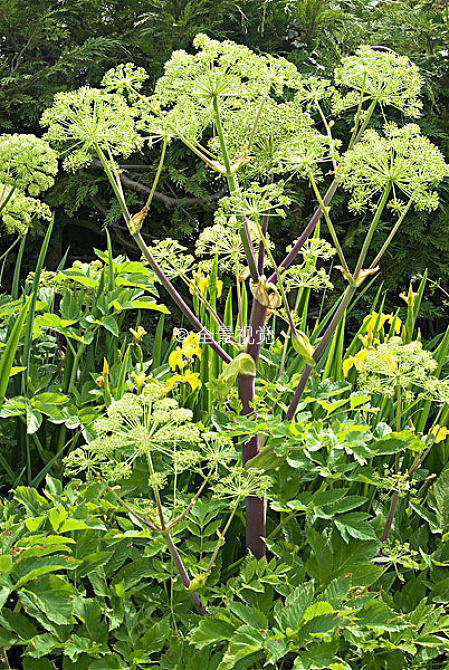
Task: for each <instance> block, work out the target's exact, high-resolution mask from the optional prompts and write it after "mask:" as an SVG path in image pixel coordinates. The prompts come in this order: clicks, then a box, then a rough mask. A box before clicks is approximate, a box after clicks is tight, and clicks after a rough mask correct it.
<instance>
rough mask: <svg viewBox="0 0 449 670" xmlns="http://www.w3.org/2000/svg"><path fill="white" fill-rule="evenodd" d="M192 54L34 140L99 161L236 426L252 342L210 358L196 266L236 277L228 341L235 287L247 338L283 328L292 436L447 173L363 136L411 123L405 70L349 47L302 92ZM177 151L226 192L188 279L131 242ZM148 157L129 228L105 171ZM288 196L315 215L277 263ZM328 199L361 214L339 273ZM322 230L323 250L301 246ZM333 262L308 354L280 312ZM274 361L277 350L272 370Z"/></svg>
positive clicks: (390, 136)
mask: <svg viewBox="0 0 449 670" xmlns="http://www.w3.org/2000/svg"><path fill="white" fill-rule="evenodd" d="M194 49H195V51H194V53H186V52H185V51H182V50H180V51H176V52H174V53H173V55H172V57H171V59H170V60H169V61H168V63H167V64H166V66H165V70H164V74H163V75H162V77H161V78H160V79H159V80H158V82H157V83H156V85H155V88H154V90H153V91H151V90H149V89H148V81H147V76H146V73H145V72H144V70H142V68H135V67H133V66H132V65H131V64H129V63H128V64H126V65H120V66H118V67H117V68H113V69H111V70H110V71H109V72H107V73H106V75H105V77H104V79H103V88H102V89H88V88H86V87H83V88H81V89H80V90H79V91H74V92H69V93H60V94H58V96H57V97H56V99H55V103H54V105H53V106H52V107H51V108H50V109H49V110H47V111H46V112H45V114H44V116H43V119H42V124H43V125H44V126H48V131H47V136H46V137H47V139H48V140H49V141H50V142H51V143H52V144H53V145H54V146H55V147H56V148H57V149H58V151H59V152H60V153H61V156H63V158H64V165H65V168H66V169H68V170H72V169H79V168H81V167H82V166H83V165H86V164H87V162H88V161H89V160H91V158H92V156H94V155H96V156H97V157H98V158H99V160H100V161H101V163H102V165H103V167H104V170H105V173H106V176H107V177H108V180H109V182H110V185H111V187H112V189H113V191H114V194H115V196H116V198H117V201H118V204H119V206H120V208H121V211H122V213H123V218H124V220H125V222H126V224H127V226H128V229H129V232H130V235H131V236H132V237H133V239H134V240H135V242H136V244H137V246H138V248H139V249H140V251H141V253H142V254H143V256H144V257H145V259H146V260H147V261H148V262H149V264H150V266H151V267H152V269H153V270H154V272H155V274H156V276H157V277H158V279H159V280H160V281H161V282H162V284H163V285H164V287H165V288H166V290H167V292H168V293H169V295H170V296H171V297H172V299H173V300H174V301H175V303H176V304H177V305H178V307H179V308H180V310H181V311H182V313H183V315H184V316H185V317H186V319H187V320H189V321H190V323H191V324H192V326H193V328H194V330H195V332H196V333H197V334H198V336H202V337H203V338H204V341H205V342H207V343H208V344H209V345H210V347H211V348H212V349H213V351H214V352H215V353H216V354H217V356H218V357H219V358H220V359H221V361H222V365H223V372H222V375H223V376H224V377H223V378H222V379H221V380H220V383H219V384H218V385H217V388H220V389H222V390H223V389H225V390H226V393H227V392H228V390H229V388H230V384H232V382H233V381H234V380H235V378H237V384H238V395H239V402H240V411H241V414H242V415H243V416H244V417H247V418H248V419H249V420H253V419H255V418H256V416H255V400H256V384H257V381H258V377H257V374H258V372H257V365H258V361H259V357H260V351H261V346H262V340H261V338H255V337H252V336H248V337H247V338H246V339H245V338H243V337H240V338H239V341H236V340H235V338H234V337H233V333H228V334H229V338H228V339H227V346H226V347H223V346H222V344H221V343H220V341H219V340H218V338H217V336H216V334H215V331H214V332H211V331H210V330H209V329H208V328H207V327H206V322H205V320H204V319H203V318H202V314H206V313H209V314H208V318H209V315H210V318H211V319H212V320H213V321H214V323H215V324H216V326H217V327H218V328H222V326H223V321H224V319H223V318H222V317H221V316H220V315H219V314H218V312H217V310H216V305H215V299H214V300H213V301H212V302H213V303H214V304H211V303H209V302H208V301H207V300H206V298H205V295H204V292H203V291H202V289H201V285H202V284H201V282H203V283H204V281H205V275H203V274H202V273H203V272H205V271H206V272H208V271H209V270H210V269H211V268H212V264H211V263H210V259H215V257H216V258H217V259H218V263H220V264H221V267H222V268H223V270H224V271H225V272H226V271H230V272H231V273H232V274H233V275H234V278H235V283H236V292H237V301H238V312H239V317H238V318H239V325H240V326H243V319H242V305H241V295H240V290H241V284H242V282H244V281H247V282H248V285H249V289H250V290H249V291H247V293H248V295H250V298H251V300H252V302H251V312H250V319H249V328H248V333H251V334H255V333H260V332H262V331H263V329H264V328H265V326H266V322H267V320H268V318H269V317H270V315H271V314H272V313H273V312H275V313H276V315H277V316H278V317H279V318H280V319H284V320H285V321H286V323H287V325H288V339H289V340H290V341H291V343H292V345H293V347H294V349H295V350H296V352H297V353H299V354H300V355H301V356H302V359H303V368H302V371H301V375H300V378H299V381H298V382H297V384H296V387H295V388H294V392H293V395H292V396H290V397H289V398H287V402H286V403H285V399H283V401H282V404H281V405H280V406H282V407H286V410H285V420H286V421H292V420H294V418H295V415H296V412H297V409H298V406H299V403H300V400H301V398H302V395H303V393H304V390H305V387H306V385H307V382H308V380H309V377H310V374H311V371H312V369H313V367H314V366H315V364H316V363H317V362H318V361H319V359H320V357H321V356H322V355H323V353H324V352H325V351H326V350H327V347H328V344H329V342H330V340H331V338H332V336H333V334H334V332H335V329H336V328H337V326H338V324H339V323H340V321H341V319H342V317H343V316H344V313H345V310H346V308H347V307H348V305H349V304H350V302H351V300H352V298H353V296H354V295H355V293H356V291H357V289H358V288H359V287H360V286H362V285H363V283H364V282H365V280H366V279H367V278H368V277H370V276H372V275H374V274H376V273H377V272H378V271H379V263H380V261H381V259H382V257H383V255H384V253H385V251H386V249H387V248H388V246H389V245H390V243H391V242H392V240H393V238H394V236H395V235H396V233H397V231H398V230H399V228H400V226H401V225H402V223H403V221H404V219H405V217H406V216H407V213H408V211H409V210H410V209H411V208H414V209H416V210H422V209H434V208H435V207H436V206H437V205H438V196H437V192H436V187H437V186H438V183H439V182H440V181H441V180H442V179H444V178H445V177H446V176H447V175H448V174H449V171H448V166H447V165H446V164H445V162H444V160H443V157H442V155H441V153H440V152H439V150H438V149H437V148H436V147H434V146H433V145H432V144H431V143H430V142H429V141H428V140H427V139H426V138H424V137H423V136H422V135H421V133H420V130H419V128H418V127H417V126H416V125H414V124H408V125H405V126H404V127H402V128H401V127H398V126H395V125H393V124H391V123H388V122H387V123H386V124H385V126H384V129H383V132H382V134H380V133H378V132H376V131H373V130H370V129H369V124H370V121H371V118H372V116H373V113H374V112H375V110H376V108H377V109H380V111H381V112H382V114H383V115H384V116H385V117H386V115H387V114H388V108H389V107H393V108H396V109H399V110H400V111H401V113H402V114H404V115H405V116H411V117H416V116H418V115H419V110H420V107H421V102H420V99H419V93H420V88H421V84H422V81H421V77H420V74H419V71H418V69H417V68H416V67H415V66H414V65H413V64H411V63H409V61H408V59H406V58H404V57H400V56H397V55H396V54H394V53H392V52H390V51H389V50H386V49H381V48H371V47H368V46H366V47H361V48H360V49H359V50H358V51H357V53H356V54H355V55H353V56H349V57H347V58H345V59H343V61H342V64H341V66H340V67H339V68H337V69H336V71H335V73H334V76H333V81H331V80H330V79H323V78H318V77H313V78H309V79H307V78H305V77H303V76H302V75H301V73H300V72H298V70H297V69H296V67H295V66H294V65H293V64H292V63H290V62H288V61H287V60H285V59H283V58H274V57H272V56H264V55H257V54H255V53H254V52H252V51H251V50H250V49H248V48H247V47H245V46H242V45H238V44H235V43H234V42H231V41H225V42H219V41H217V40H213V39H211V38H209V37H208V36H206V35H198V36H197V37H196V38H195V40H194ZM328 110H330V112H329V113H328ZM348 113H349V114H353V115H354V116H353V130H352V135H351V138H350V140H349V143H348V145H347V146H343V145H342V142H341V140H340V139H339V138H338V137H337V136H335V135H334V132H335V131H334V128H336V127H337V126H336V125H335V123H334V120H335V119H334V118H333V117H335V116H338V115H341V114H348ZM178 141H180V142H182V143H183V144H184V145H185V146H186V147H187V148H188V149H189V150H190V151H191V152H192V154H193V155H194V156H196V158H197V159H198V160H200V161H201V162H202V163H203V164H204V165H205V166H206V167H207V169H208V170H210V172H211V174H212V175H214V176H215V178H216V179H217V180H223V181H224V183H225V184H226V186H227V188H228V190H229V194H228V195H226V196H225V197H224V198H223V199H222V200H221V202H220V203H219V205H218V208H217V214H216V218H215V221H214V225H213V226H211V227H210V228H207V229H205V230H203V231H201V233H200V235H199V239H198V241H197V247H196V256H197V257H199V260H200V264H199V265H196V266H195V259H192V258H191V257H190V256H188V257H187V256H186V257H183V252H184V250H183V249H181V248H180V247H179V246H177V244H176V243H174V242H172V241H168V240H164V241H161V242H158V243H156V244H155V245H154V248H153V246H152V244H147V243H146V241H145V239H144V237H143V235H142V229H143V226H144V225H145V221H146V219H147V217H148V213H149V210H150V207H151V205H152V199H153V196H154V192H155V189H156V186H157V184H158V180H159V178H160V175H161V172H162V170H163V167H164V162H165V157H166V154H167V151H169V150H170V146H171V144H172V143H173V142H178ZM158 146H159V147H160V151H159V163H158V166H157V170H156V174H155V178H154V182H153V185H152V187H151V190H150V193H149V196H148V198H147V200H146V202H145V203H144V204H143V207H142V208H141V209H140V210H139V211H138V212H135V213H132V212H130V210H129V208H128V204H127V200H126V196H125V193H124V190H123V185H122V182H121V177H120V171H119V169H118V165H117V163H116V160H117V157H118V156H129V155H130V153H132V152H134V151H142V150H146V148H147V147H148V148H150V149H155V148H156V147H158ZM329 175H331V176H332V181H330V182H329V180H328V176H329ZM292 181H295V182H296V181H300V182H302V183H303V184H304V188H305V189H306V188H307V189H310V190H311V192H312V193H313V198H314V200H315V201H316V205H317V208H316V211H315V213H314V215H313V216H312V218H311V219H310V221H309V222H308V223H307V225H306V226H305V227H304V229H303V231H302V232H301V234H300V235H299V237H298V238H297V239H296V240H292V241H291V244H290V245H289V248H288V251H287V253H286V255H285V256H284V257H283V258H282V254H281V253H280V251H279V250H276V249H274V248H273V245H272V244H271V242H270V230H271V231H272V230H273V226H276V225H278V221H279V219H280V218H283V217H284V216H285V214H286V212H287V211H288V208H289V206H290V202H289V200H290V194H289V193H288V184H289V183H290V182H292ZM338 188H341V189H342V190H343V191H347V192H348V193H349V194H350V197H351V201H350V207H351V208H352V209H353V210H355V211H364V212H366V213H367V214H366V215H367V218H368V225H367V232H366V235H365V236H364V238H363V240H360V246H359V257H358V260H357V262H356V264H355V267H353V268H351V267H349V264H348V262H347V260H346V257H345V253H344V248H343V245H342V242H341V240H340V239H339V236H338V235H337V228H336V226H335V224H334V221H333V213H332V210H331V202H332V198H333V196H334V194H335V193H336V191H337V189H338ZM387 211H389V212H390V213H389V217H390V218H391V217H393V222H392V223H391V224H390V227H389V230H388V232H387V233H386V235H385V236H384V238H385V239H384V242H383V244H382V246H381V249H380V251H379V253H378V254H377V255H376V256H375V258H372V257H371V256H370V247H371V242H372V239H373V237H374V235H375V234H379V231H380V230H384V229H385V225H384V221H383V219H384V218H385V212H387ZM322 218H323V219H324V222H325V224H326V227H327V230H328V232H329V235H330V237H331V241H332V248H331V247H330V246H329V245H327V246H326V245H325V244H324V243H323V242H321V241H319V240H318V239H317V238H316V236H314V233H315V230H316V227H317V225H318V222H319V221H320V220H321V219H322ZM333 253H335V254H336V255H337V256H338V265H336V268H337V269H338V270H339V271H340V272H341V273H342V275H343V278H344V281H345V282H346V283H347V288H346V290H345V292H344V294H343V296H342V297H341V299H340V301H339V303H338V306H337V308H336V309H335V310H334V311H333V313H332V314H330V315H329V316H328V317H327V318H326V323H327V327H326V330H325V331H324V333H322V334H321V337H320V339H319V340H318V342H312V341H311V340H310V339H309V337H308V335H307V333H306V332H304V331H301V330H300V319H299V318H298V314H297V313H296V310H297V309H298V304H299V303H298V298H297V299H296V301H295V303H294V304H293V301H292V298H291V296H292V291H294V290H297V289H298V293H299V295H300V293H301V291H302V290H304V288H305V287H311V288H314V289H320V288H328V287H329V286H330V284H331V279H330V277H329V273H328V272H327V270H326V268H324V267H323V266H322V263H323V262H325V261H326V260H328V259H329V258H330V257H331V255H332V254H333ZM208 257H209V258H208ZM208 260H209V263H208ZM214 263H215V261H214ZM200 271H201V274H200ZM190 272H192V278H190V276H189V275H190ZM193 272H195V273H196V274H195V275H194V274H193ZM176 279H181V281H183V282H184V284H186V285H187V286H188V287H189V290H190V292H191V293H192V294H193V295H194V300H197V301H199V302H201V306H202V310H203V308H204V310H203V311H201V310H200V311H199V312H197V313H195V309H192V308H191V307H190V306H189V304H188V302H187V300H186V299H185V298H184V297H183V296H182V295H181V293H180V292H179V290H178V289H177V288H176V287H175V285H174V283H173V282H174V281H175V280H176ZM197 280H198V281H197ZM203 280H204V281H203ZM209 322H210V321H209ZM241 331H242V328H241ZM286 352H287V348H284V355H285V354H286ZM226 393H225V395H226ZM248 434H249V435H250V436H249V437H248V439H247V440H244V441H243V444H242V461H243V464H244V465H245V466H246V467H247V468H249V469H252V468H251V460H252V459H253V458H254V457H255V456H256V455H257V454H258V452H259V437H258V435H257V434H253V433H252V431H248ZM262 488H263V487H262ZM218 490H220V489H218ZM241 491H243V492H244V491H245V488H244V487H242V488H241ZM246 493H247V498H246V522H247V547H248V549H249V550H250V551H252V552H253V553H254V554H255V555H256V556H257V557H261V556H263V555H264V552H265V543H264V537H265V503H264V500H263V497H262V496H257V495H253V494H252V493H251V492H249V491H248V490H247V491H246Z"/></svg>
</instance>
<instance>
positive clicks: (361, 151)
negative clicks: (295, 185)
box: [337, 123, 449, 212]
mask: <svg viewBox="0 0 449 670" xmlns="http://www.w3.org/2000/svg"><path fill="white" fill-rule="evenodd" d="M448 175H449V166H448V165H447V164H446V163H445V161H444V157H443V154H442V153H441V151H440V150H439V149H438V148H437V147H436V146H435V145H434V144H432V143H431V142H430V141H429V140H428V139H427V138H426V137H423V136H422V135H421V130H420V128H419V126H417V125H416V124H414V123H409V124H407V125H406V126H403V127H402V128H399V127H398V126H396V124H394V123H388V124H385V126H384V136H383V137H382V136H381V135H379V134H378V133H377V132H376V131H375V130H367V131H366V132H365V134H364V135H363V137H362V139H361V140H360V142H358V143H357V144H356V145H355V147H354V148H353V149H352V150H351V151H348V152H347V153H345V154H344V156H343V159H342V162H341V164H340V165H339V167H338V171H337V179H338V181H339V182H340V183H341V184H342V185H343V188H344V189H345V190H347V191H352V199H351V201H350V204H349V207H350V209H352V210H354V211H356V212H359V211H361V210H364V209H365V208H367V207H372V206H374V205H375V199H376V197H377V196H379V194H381V193H382V192H383V191H384V189H385V188H387V187H388V186H391V188H392V194H393V198H394V200H393V203H392V204H393V206H394V208H395V209H396V208H397V209H401V207H402V206H403V203H402V202H401V200H398V195H403V196H405V198H406V200H407V201H409V200H411V202H412V203H413V205H414V207H415V209H417V210H425V209H427V210H434V209H436V207H437V206H438V194H437V193H436V192H435V191H433V190H432V187H434V186H436V185H437V184H438V183H439V182H440V181H441V180H442V179H443V178H444V177H446V176H448ZM390 206H391V205H390Z"/></svg>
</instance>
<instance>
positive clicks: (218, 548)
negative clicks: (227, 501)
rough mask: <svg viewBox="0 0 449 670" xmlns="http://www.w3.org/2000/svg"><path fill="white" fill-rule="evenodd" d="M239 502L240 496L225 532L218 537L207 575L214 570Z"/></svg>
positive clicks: (224, 529)
mask: <svg viewBox="0 0 449 670" xmlns="http://www.w3.org/2000/svg"><path fill="white" fill-rule="evenodd" d="M239 503H240V498H238V499H237V501H236V503H235V505H234V507H233V508H232V511H231V514H230V515H229V519H228V520H227V522H226V525H225V527H224V528H223V532H221V533H219V537H218V540H217V544H216V545H215V549H214V551H213V553H212V556H211V558H210V561H209V565H208V566H207V570H206V575H208V574H210V571H211V570H212V568H213V566H214V563H215V559H216V558H217V556H218V552H219V551H220V547H221V545H222V544H223V541H224V539H225V536H226V533H227V532H228V530H229V526H230V525H231V521H232V519H233V518H234V515H235V513H236V512H237V510H238V507H239Z"/></svg>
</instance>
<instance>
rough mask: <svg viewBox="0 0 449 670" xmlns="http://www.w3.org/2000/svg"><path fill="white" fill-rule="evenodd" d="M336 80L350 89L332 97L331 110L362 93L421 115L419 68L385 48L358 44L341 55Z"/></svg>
mask: <svg viewBox="0 0 449 670" xmlns="http://www.w3.org/2000/svg"><path fill="white" fill-rule="evenodd" d="M335 82H336V84H340V85H341V86H344V87H346V88H349V89H351V92H350V93H348V94H347V95H346V96H341V95H340V94H339V93H337V94H336V96H335V98H334V112H335V113H337V114H338V113H341V112H342V111H343V110H345V109H348V108H350V107H354V106H355V105H357V104H358V102H359V100H360V95H361V94H362V96H363V101H365V100H371V101H374V102H376V103H378V104H379V105H381V106H384V105H391V106H392V107H396V108H397V109H400V110H401V111H402V112H403V113H404V114H407V116H411V117H417V116H419V115H420V111H421V108H422V102H421V100H420V99H419V95H420V93H421V87H422V83H423V81H422V78H421V75H420V74H419V69H418V68H417V67H416V65H414V64H413V63H411V62H410V60H409V59H408V58H407V57H405V56H398V55H397V54H395V53H394V52H392V51H390V50H388V49H376V48H373V47H369V46H361V47H359V48H358V49H357V51H356V53H355V55H354V56H348V57H347V58H344V59H343V63H342V65H341V67H338V68H336V70H335Z"/></svg>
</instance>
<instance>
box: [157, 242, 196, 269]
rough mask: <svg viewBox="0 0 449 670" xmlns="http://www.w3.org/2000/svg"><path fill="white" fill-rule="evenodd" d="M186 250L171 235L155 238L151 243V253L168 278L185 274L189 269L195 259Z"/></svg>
mask: <svg viewBox="0 0 449 670" xmlns="http://www.w3.org/2000/svg"><path fill="white" fill-rule="evenodd" d="M186 252H187V247H184V246H183V245H182V244H179V242H178V241H177V240H173V239H172V238H171V237H166V238H164V239H163V240H155V241H154V242H152V245H151V253H152V254H153V256H154V258H155V259H156V262H157V263H158V264H159V266H160V267H161V268H162V270H163V271H164V272H165V274H166V275H167V277H169V278H170V279H174V278H175V277H179V276H180V275H185V274H187V273H188V272H189V271H190V270H191V267H192V265H193V263H194V260H195V259H194V258H193V256H192V255H191V254H188V253H186Z"/></svg>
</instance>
